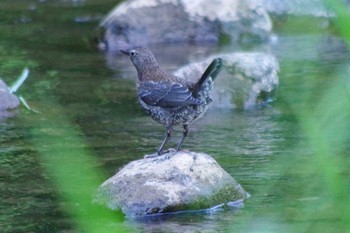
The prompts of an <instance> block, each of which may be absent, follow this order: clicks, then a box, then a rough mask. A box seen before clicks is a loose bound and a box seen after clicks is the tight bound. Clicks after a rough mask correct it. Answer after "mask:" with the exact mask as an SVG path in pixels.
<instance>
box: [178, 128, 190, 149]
mask: <svg viewBox="0 0 350 233" xmlns="http://www.w3.org/2000/svg"><path fill="white" fill-rule="evenodd" d="M187 135H188V124H184V131H183V135H182V138H181V141H180V143H179V144H178V145H177V148H176V150H177V151H179V150H180V149H181V146H182V143H184V141H185V138H186V137H187Z"/></svg>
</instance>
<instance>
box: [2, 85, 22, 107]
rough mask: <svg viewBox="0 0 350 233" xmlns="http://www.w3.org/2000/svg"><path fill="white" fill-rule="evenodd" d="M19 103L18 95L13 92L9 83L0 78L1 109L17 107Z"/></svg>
mask: <svg viewBox="0 0 350 233" xmlns="http://www.w3.org/2000/svg"><path fill="white" fill-rule="evenodd" d="M19 104H20V102H19V99H18V97H17V96H15V95H14V94H12V93H11V92H10V90H9V88H8V87H7V85H6V84H5V83H4V82H3V81H2V80H1V79H0V111H3V110H7V109H11V108H15V107H17V106H18V105H19Z"/></svg>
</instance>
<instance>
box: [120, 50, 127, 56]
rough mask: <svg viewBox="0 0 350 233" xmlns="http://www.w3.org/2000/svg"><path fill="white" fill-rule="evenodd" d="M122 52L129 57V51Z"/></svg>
mask: <svg viewBox="0 0 350 233" xmlns="http://www.w3.org/2000/svg"><path fill="white" fill-rule="evenodd" d="M120 52H122V53H124V54H125V55H129V51H128V50H120Z"/></svg>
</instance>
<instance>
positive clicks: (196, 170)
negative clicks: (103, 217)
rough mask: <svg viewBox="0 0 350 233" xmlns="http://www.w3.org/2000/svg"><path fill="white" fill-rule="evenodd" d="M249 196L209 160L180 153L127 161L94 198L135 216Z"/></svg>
mask: <svg viewBox="0 0 350 233" xmlns="http://www.w3.org/2000/svg"><path fill="white" fill-rule="evenodd" d="M248 196H249V194H248V193H247V192H245V191H244V189H243V188H242V187H241V186H240V185H239V184H238V183H237V182H236V181H235V180H234V179H233V178H232V177H231V176H230V175H229V174H228V173H226V172H225V171H224V170H223V169H222V168H221V167H220V166H219V165H218V163H217V162H216V161H215V160H214V159H213V158H212V157H210V156H209V155H206V154H202V153H195V152H183V151H181V152H176V153H174V154H171V153H169V154H165V155H162V156H158V157H154V158H145V159H141V160H137V161H133V162H130V163H129V164H127V165H126V166H125V167H123V168H122V169H121V170H120V171H119V172H118V173H117V174H115V175H114V176H113V177H111V178H109V179H108V180H107V181H105V182H104V183H103V184H102V185H101V186H100V188H99V190H98V195H97V198H96V199H97V201H98V202H100V203H102V204H105V205H107V206H108V207H109V208H111V209H113V210H118V209H121V210H122V211H123V212H124V213H125V214H126V215H127V216H131V217H136V216H145V215H151V214H159V213H167V212H175V211H182V210H199V209H206V208H210V207H213V206H216V205H219V204H227V203H230V202H234V201H242V200H244V199H245V198H247V197H248Z"/></svg>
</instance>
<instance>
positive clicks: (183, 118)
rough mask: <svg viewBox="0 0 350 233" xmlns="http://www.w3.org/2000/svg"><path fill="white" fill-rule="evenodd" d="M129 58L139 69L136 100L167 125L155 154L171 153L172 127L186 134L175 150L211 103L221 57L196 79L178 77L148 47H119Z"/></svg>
mask: <svg viewBox="0 0 350 233" xmlns="http://www.w3.org/2000/svg"><path fill="white" fill-rule="evenodd" d="M120 51H121V52H122V53H123V54H125V55H128V56H129V57H130V60H131V62H132V63H133V65H134V66H135V68H136V70H137V76H138V79H137V84H136V86H137V97H138V98H137V99H138V102H139V104H140V105H141V107H142V108H143V109H144V110H145V111H146V113H148V114H149V115H150V116H151V118H152V119H153V120H155V121H156V122H158V123H160V124H162V125H163V126H165V128H166V135H165V138H164V140H163V142H162V143H161V145H160V146H159V148H158V150H157V153H156V154H155V156H159V155H162V154H165V153H167V152H168V150H167V151H164V146H165V145H166V144H167V143H168V141H169V139H170V138H171V136H172V132H173V127H174V126H177V125H182V127H183V134H182V138H181V140H180V142H179V143H178V145H177V147H176V151H179V150H181V146H182V144H183V143H184V141H185V138H186V137H187V135H188V132H189V124H190V123H191V122H193V121H194V120H196V119H199V118H200V117H202V116H203V115H204V113H205V112H206V111H207V110H208V104H209V103H210V102H212V99H211V98H210V93H211V91H212V88H213V86H214V80H215V78H216V77H217V76H218V74H219V72H220V70H221V67H222V59H221V58H215V59H214V60H213V61H212V62H211V63H210V65H209V66H208V67H207V69H206V70H205V71H204V73H203V74H202V76H201V77H199V78H198V79H197V81H196V82H193V81H192V82H191V81H189V80H187V79H186V77H177V76H175V75H172V74H170V73H168V72H167V71H165V70H164V69H163V68H162V67H161V66H160V65H159V63H158V62H157V60H156V58H155V57H154V55H153V54H152V52H151V51H150V50H149V49H147V48H145V47H135V48H132V49H128V50H120Z"/></svg>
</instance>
